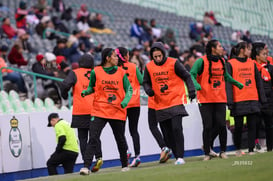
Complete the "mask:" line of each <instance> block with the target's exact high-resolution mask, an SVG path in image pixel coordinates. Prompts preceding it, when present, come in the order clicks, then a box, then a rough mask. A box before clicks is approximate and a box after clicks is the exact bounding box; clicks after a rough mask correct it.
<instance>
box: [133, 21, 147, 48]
mask: <svg viewBox="0 0 273 181" xmlns="http://www.w3.org/2000/svg"><path fill="white" fill-rule="evenodd" d="M143 33H144V30H143V29H142V27H141V20H140V19H139V18H136V19H135V23H134V24H133V25H132V26H131V29H130V37H135V38H137V39H138V43H139V44H141V42H142V40H143Z"/></svg>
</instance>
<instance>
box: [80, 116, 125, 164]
mask: <svg viewBox="0 0 273 181" xmlns="http://www.w3.org/2000/svg"><path fill="white" fill-rule="evenodd" d="M106 123H109V124H110V126H111V128H112V131H113V134H114V137H115V140H116V143H117V146H118V151H119V156H120V161H121V165H122V168H123V167H127V164H128V160H127V149H128V147H127V142H126V139H125V121H121V120H114V119H105V118H99V117H95V119H94V120H93V121H91V123H90V132H89V141H88V144H87V147H86V150H85V154H84V167H86V168H89V167H90V166H91V164H92V160H93V157H94V155H95V153H96V150H98V148H97V146H98V145H100V135H101V132H102V130H103V128H104V127H105V125H106Z"/></svg>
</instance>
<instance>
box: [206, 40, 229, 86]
mask: <svg viewBox="0 0 273 181" xmlns="http://www.w3.org/2000/svg"><path fill="white" fill-rule="evenodd" d="M218 43H219V41H218V40H210V41H209V42H208V44H207V46H206V55H207V57H208V61H209V84H210V83H211V80H210V79H211V77H212V72H211V65H212V63H211V61H212V60H210V58H209V57H211V56H212V48H216V47H217V44H218ZM219 59H220V61H221V63H222V65H223V75H224V74H225V72H226V69H225V63H224V60H223V59H222V57H219Z"/></svg>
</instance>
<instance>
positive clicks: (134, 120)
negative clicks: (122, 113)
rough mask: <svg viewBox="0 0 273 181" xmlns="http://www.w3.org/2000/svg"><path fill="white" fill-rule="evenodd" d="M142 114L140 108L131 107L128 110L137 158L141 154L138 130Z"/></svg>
mask: <svg viewBox="0 0 273 181" xmlns="http://www.w3.org/2000/svg"><path fill="white" fill-rule="evenodd" d="M139 114H140V107H131V108H128V109H127V117H128V120H129V131H130V135H131V136H132V140H133V144H134V151H135V157H137V156H139V154H140V143H139V134H138V131H137V128H138V119H139Z"/></svg>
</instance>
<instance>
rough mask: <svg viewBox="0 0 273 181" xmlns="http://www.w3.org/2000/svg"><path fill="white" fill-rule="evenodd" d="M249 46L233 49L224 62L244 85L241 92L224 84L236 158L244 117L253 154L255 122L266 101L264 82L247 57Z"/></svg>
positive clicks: (243, 44)
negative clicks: (232, 128)
mask: <svg viewBox="0 0 273 181" xmlns="http://www.w3.org/2000/svg"><path fill="white" fill-rule="evenodd" d="M251 48H252V47H251V45H250V44H247V43H246V42H240V43H238V44H237V45H236V46H234V47H233V48H232V51H231V55H230V57H231V59H230V60H229V61H228V62H227V70H228V72H229V74H230V75H231V76H232V77H233V78H234V79H235V80H237V81H239V82H242V83H243V84H244V88H243V89H241V90H240V89H238V88H237V87H235V86H232V85H230V84H227V100H228V107H229V109H230V111H231V116H234V120H235V130H234V144H235V147H236V149H237V151H236V155H237V156H241V155H242V152H241V150H240V149H241V137H242V128H243V118H244V116H246V117H247V127H248V151H249V154H250V155H252V154H254V147H255V137H256V122H257V121H259V114H260V111H261V108H260V107H261V106H260V104H261V103H264V102H266V97H265V93H264V88H263V83H262V79H261V76H260V73H259V71H258V69H257V66H256V64H255V63H254V62H253V60H251V59H250V58H249V56H250V53H251Z"/></svg>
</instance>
